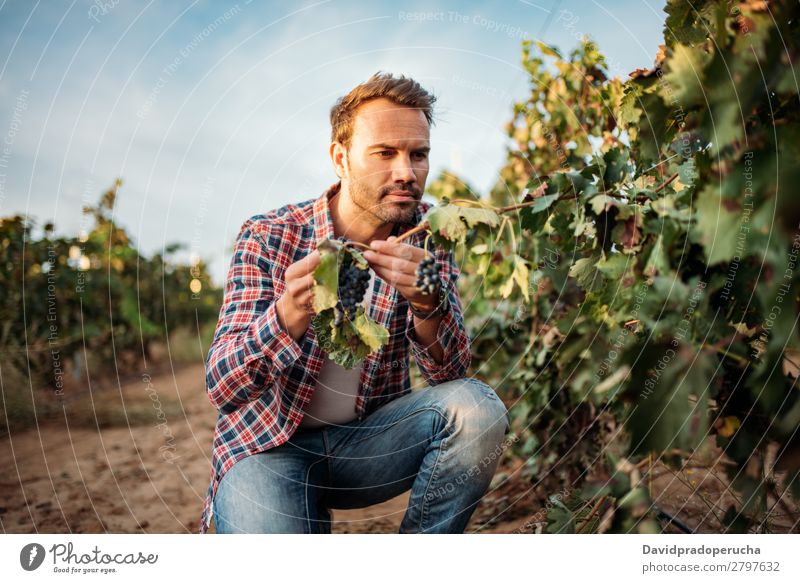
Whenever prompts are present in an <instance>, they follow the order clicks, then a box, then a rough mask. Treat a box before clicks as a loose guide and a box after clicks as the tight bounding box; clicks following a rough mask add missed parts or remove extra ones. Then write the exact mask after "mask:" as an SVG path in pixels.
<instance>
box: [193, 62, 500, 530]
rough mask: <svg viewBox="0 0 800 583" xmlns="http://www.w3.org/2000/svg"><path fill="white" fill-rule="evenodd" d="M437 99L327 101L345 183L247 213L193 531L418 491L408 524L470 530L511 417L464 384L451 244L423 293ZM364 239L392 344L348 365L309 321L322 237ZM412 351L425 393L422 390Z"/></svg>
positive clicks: (322, 519) (390, 82) (372, 299)
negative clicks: (420, 280)
mask: <svg viewBox="0 0 800 583" xmlns="http://www.w3.org/2000/svg"><path fill="white" fill-rule="evenodd" d="M434 101H435V97H434V96H433V95H431V94H429V93H428V92H427V91H425V90H424V89H423V88H422V87H421V86H420V85H419V84H418V83H417V82H416V81H414V80H413V79H409V78H406V77H402V76H401V77H399V78H396V77H394V76H392V75H390V74H384V73H377V74H375V75H373V76H372V78H370V79H369V80H368V81H367V82H365V83H363V84H361V85H359V86H357V87H356V88H354V89H353V90H352V91H351V92H350V93H349V94H347V95H346V96H345V97H343V98H341V99H340V100H338V102H337V103H336V105H335V106H334V107H333V108H332V110H331V126H332V140H331V145H330V156H331V160H332V162H333V166H334V169H335V171H336V173H337V175H338V176H339V179H340V180H339V181H338V182H337V183H336V184H334V185H332V186H331V187H330V188H328V189H327V190H326V191H325V192H324V193H322V195H321V196H319V197H318V198H312V199H309V200H305V201H302V202H298V203H296V204H288V205H286V206H284V207H282V208H279V209H277V210H273V211H270V212H268V213H266V214H263V215H257V216H254V217H252V218H250V219H249V220H247V221H246V222H245V224H244V225H243V226H242V228H241V231H240V232H239V235H238V237H237V239H236V243H235V247H234V253H233V259H232V261H231V267H230V271H229V274H228V278H227V282H226V286H225V297H224V303H223V306H222V308H221V310H220V319H219V323H218V325H217V329H216V333H215V336H214V340H213V343H212V344H211V347H210V350H209V354H208V360H207V363H206V364H207V391H208V396H209V399H210V400H211V402H212V404H213V405H214V407H216V409H217V410H218V411H219V418H218V421H217V425H216V430H215V433H214V441H213V446H212V464H213V468H212V476H211V484H210V485H209V488H208V495H207V498H206V503H205V508H204V510H203V516H202V519H201V525H200V531H201V532H205V531H206V530H207V529H208V527H209V526H210V521H211V519H212V517H213V519H214V523H215V526H216V531H217V532H218V533H327V532H330V530H331V521H332V516H331V512H330V510H331V509H337V508H361V507H365V506H370V505H373V504H377V503H379V502H383V501H385V500H388V499H390V498H393V497H395V496H397V495H399V494H401V493H403V492H406V491H408V490H409V489H410V490H411V493H410V500H409V505H408V508H407V510H406V513H405V515H404V517H403V520H402V524H401V525H400V532H403V533H458V532H463V531H464V529H465V528H466V526H467V523H468V522H469V519H470V517H471V515H472V513H473V511H474V510H475V507H476V505H477V503H478V502H479V501H480V499H481V497H482V496H483V495H484V493H485V492H486V490H487V488H488V486H489V484H490V482H491V479H492V476H493V474H494V471H495V469H496V467H497V463H498V462H499V460H500V457H501V454H502V446H503V440H504V436H505V433H506V431H507V429H508V422H507V412H506V408H505V406H504V405H503V403H502V401H501V400H500V399H499V398H498V397H497V395H496V394H495V392H494V390H493V389H492V388H491V387H489V386H488V385H486V384H485V383H483V382H482V381H480V380H477V379H475V378H470V377H468V376H467V371H468V368H469V364H470V341H469V337H468V335H467V331H466V330H465V327H464V320H463V310H462V306H461V300H460V297H459V293H458V290H457V288H456V281H457V278H458V275H459V270H458V268H457V266H456V264H455V262H454V259H453V256H452V253H450V252H447V251H444V250H442V249H438V250H436V252H435V261H436V264H437V265H438V267H439V274H440V277H439V282H438V285H437V289H436V293H433V294H422V293H421V292H420V291H419V290H418V289H417V287H416V279H417V278H416V275H415V273H416V269H417V265H418V264H419V263H420V261H421V260H422V259H423V258H424V257H425V252H424V251H423V249H422V247H423V244H424V235H425V234H424V232H420V233H415V234H413V235H411V236H409V237H408V238H405V239H403V240H402V241H399V242H398V241H397V238H398V237H399V236H400V235H402V234H403V233H405V232H406V231H408V230H409V229H411V228H413V227H414V226H415V225H417V224H418V223H419V222H420V219H421V217H422V215H423V214H424V212H425V211H426V210H427V209H428V208H429V205H428V203H425V202H422V201H421V197H422V193H423V191H424V189H425V181H426V179H427V175H428V155H429V152H430V126H431V125H432V123H433V115H432V114H433V103H434ZM340 236H343V237H345V238H346V239H349V240H354V241H359V242H361V243H364V244H365V245H369V246H371V248H372V250H370V251H367V252H365V258H366V259H367V261H368V262H369V265H370V270H369V271H370V276H371V279H370V281H369V287H368V288H367V290H368V291H367V293H366V296H365V299H364V302H365V303H364V305H365V308H366V309H367V312H368V314H369V315H370V317H371V318H372V319H373V320H376V321H377V322H379V323H380V324H382V325H383V326H385V327H386V328H387V329H388V330H389V341H388V343H387V344H386V345H385V346H384V347H383V348H382V349H381V350H379V351H377V352H376V353H374V354H372V355H370V356H369V357H368V358H366V359H365V360H364V361H363V363H362V365H361V366H359V367H356V368H354V369H351V370H348V369H345V368H342V367H340V366H339V365H337V364H336V363H334V362H333V361H332V360H330V359H329V358H327V356H326V354H325V352H324V350H323V349H322V348H321V347H320V346H319V344H318V342H317V339H316V337H315V335H314V332H313V328H312V327H311V326H310V324H311V319H312V317H313V315H314V312H313V308H312V286H313V271H314V269H315V267H316V266H317V265H318V263H319V260H320V255H319V252H318V251H317V250H316V244H317V243H318V242H319V241H321V240H323V239H326V238H337V237H340ZM409 354H412V355H413V356H414V360H415V362H416V363H417V365H418V367H419V369H420V371H421V373H422V376H423V378H424V379H425V381H426V382H427V385H428V386H426V387H421V388H417V389H415V390H414V391H412V390H411V386H410V380H409Z"/></svg>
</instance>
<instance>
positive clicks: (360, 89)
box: [331, 71, 436, 148]
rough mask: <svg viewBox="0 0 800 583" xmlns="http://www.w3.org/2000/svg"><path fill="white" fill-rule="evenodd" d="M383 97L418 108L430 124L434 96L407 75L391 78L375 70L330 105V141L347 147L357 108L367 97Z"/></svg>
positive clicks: (351, 134) (350, 139) (431, 121)
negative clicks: (334, 103)
mask: <svg viewBox="0 0 800 583" xmlns="http://www.w3.org/2000/svg"><path fill="white" fill-rule="evenodd" d="M380 97H383V98H385V99H389V100H391V101H393V102H394V103H396V104H397V105H405V106H407V107H413V108H415V109H419V110H420V111H422V113H424V114H425V119H427V120H428V126H429V127H430V126H432V125H433V123H434V122H433V104H434V102H435V101H436V97H435V96H434V95H432V94H431V93H428V92H427V91H425V89H423V88H422V86H421V85H420V84H419V83H417V82H416V81H414V80H413V79H411V78H409V77H405V76H404V75H400V77H394V76H392V74H391V73H382V72H381V71H378V72H377V73H375V74H374V75H373V76H372V77H370V78H369V80H368V81H366V82H365V83H361V84H360V85H357V86H356V87H355V88H354V89H353V90H352V91H350V93H348V94H347V95H345V96H344V97H340V98H339V100H338V101H337V102H336V105H334V106H333V107H332V108H331V141H332V142H339V143H340V144H342V145H343V146H344V147H345V148H349V147H350V143H351V141H352V139H353V126H354V125H355V119H356V110H358V108H359V106H360V105H362V104H363V103H365V102H367V101H369V100H370V99H378V98H380Z"/></svg>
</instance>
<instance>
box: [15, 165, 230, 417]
mask: <svg viewBox="0 0 800 583" xmlns="http://www.w3.org/2000/svg"><path fill="white" fill-rule="evenodd" d="M121 185H122V181H121V180H118V181H117V182H116V183H115V184H114V186H113V187H112V188H110V189H108V190H107V191H106V192H104V193H103V194H102V195H101V197H100V200H99V201H98V203H97V205H95V206H87V207H86V208H84V209H83V214H84V216H85V218H86V221H85V224H86V225H87V228H86V231H85V232H84V233H80V234H78V235H76V236H74V237H59V236H56V235H55V225H54V224H52V223H46V224H44V225H42V226H41V227H38V226H37V225H36V224H35V222H34V221H33V220H32V219H30V218H29V217H26V216H22V215H17V216H13V217H8V218H4V219H2V220H0V245H2V247H3V261H4V264H5V265H4V269H3V271H2V273H0V288H1V289H3V297H2V299H0V320H2V330H1V331H0V346H2V357H0V370H2V374H3V379H4V381H5V383H4V389H3V396H4V401H3V411H2V412H0V413H2V414H0V419H2V421H0V427H15V426H16V427H24V426H27V425H31V424H33V423H34V422H35V418H36V414H37V413H38V414H40V415H41V414H45V415H46V414H48V413H52V412H58V411H60V410H61V409H60V401H61V400H63V399H64V398H65V397H66V396H68V394H69V393H71V392H73V391H68V390H66V388H70V389H78V388H81V387H85V386H86V384H87V381H88V376H89V374H90V373H91V374H93V375H96V376H98V377H100V378H103V377H114V376H117V377H118V376H120V375H121V376H123V377H124V376H126V375H130V374H140V373H141V371H142V370H147V367H148V359H149V358H150V357H151V352H152V347H153V346H154V345H155V344H159V343H160V344H161V345H164V344H167V345H168V343H169V338H170V336H171V335H172V334H174V333H175V332H176V331H179V330H181V329H187V330H188V331H189V333H193V334H194V335H195V337H197V335H198V334H200V335H201V336H203V337H205V338H208V336H209V335H210V333H213V326H214V325H215V324H216V318H217V314H218V310H219V303H220V302H221V300H222V292H221V290H220V289H218V288H216V287H215V286H214V285H213V283H212V282H211V279H210V277H209V275H208V271H207V266H206V264H205V263H204V262H203V261H202V260H198V261H196V262H194V263H192V264H191V265H189V264H184V263H181V262H180V261H177V260H175V259H174V258H173V256H174V255H175V254H176V253H177V252H178V251H179V250H180V249H181V248H182V245H180V244H172V245H168V246H166V247H165V248H164V249H163V252H162V253H156V254H154V255H152V256H151V257H146V256H144V255H142V254H140V252H139V251H138V249H137V248H136V245H135V244H134V242H133V241H132V240H131V238H130V237H129V235H128V233H127V232H126V231H125V229H124V228H122V227H120V226H119V225H117V224H116V223H115V221H114V219H113V211H114V205H115V203H116V199H117V195H118V192H119V190H120V187H121ZM37 234H40V236H39V237H37V236H36V235H37ZM209 327H211V329H210V330H209ZM195 342H196V341H195ZM207 343H208V342H207V341H206V345H207ZM200 358H202V355H200ZM29 387H34V388H39V387H41V388H43V390H42V391H41V392H40V394H39V395H38V397H36V396H33V395H32V394H31V391H30V389H29ZM37 406H38V408H37Z"/></svg>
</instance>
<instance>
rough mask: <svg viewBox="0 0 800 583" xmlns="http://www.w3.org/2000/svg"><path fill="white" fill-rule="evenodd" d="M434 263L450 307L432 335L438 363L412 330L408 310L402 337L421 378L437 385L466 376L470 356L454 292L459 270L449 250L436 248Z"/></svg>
mask: <svg viewBox="0 0 800 583" xmlns="http://www.w3.org/2000/svg"><path fill="white" fill-rule="evenodd" d="M436 263H437V264H438V265H439V274H440V276H441V281H442V286H443V287H444V289H445V290H447V293H448V299H449V301H450V308H449V309H448V310H447V312H446V313H445V315H444V316H443V317H442V319H441V320H440V322H439V329H438V330H437V332H436V338H437V340H438V341H439V345H440V346H441V347H442V351H443V353H444V355H443V358H442V364H438V363H437V362H436V361H435V360H434V359H433V356H431V353H430V351H429V350H428V347H427V346H426V345H424V344H423V343H421V342H420V341H419V339H418V338H417V336H416V333H415V331H414V315H413V314H412V313H411V310H409V311H408V323H407V328H406V330H407V331H406V338H407V339H408V342H409V345H410V346H411V354H412V355H413V357H414V361H415V362H416V363H417V366H418V367H419V370H420V372H421V373H422V377H423V378H424V379H425V381H426V382H427V383H428V384H429V385H438V384H440V383H444V382H447V381H451V380H456V379H460V378H463V377H464V376H466V374H467V371H468V370H469V365H470V361H471V359H472V352H471V345H470V339H469V334H467V330H466V328H465V326H464V314H463V309H462V307H461V298H460V296H459V293H458V287H457V285H456V284H457V282H458V276H459V275H460V271H459V269H458V266H457V265H456V263H455V259H454V257H453V253H452V252H449V251H444V250H442V249H437V251H436Z"/></svg>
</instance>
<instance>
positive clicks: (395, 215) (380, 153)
mask: <svg viewBox="0 0 800 583" xmlns="http://www.w3.org/2000/svg"><path fill="white" fill-rule="evenodd" d="M429 150H430V129H429V128H428V121H427V120H426V119H425V114H424V113H422V112H421V111H419V110H417V109H413V108H410V107H404V106H400V105H396V104H394V103H393V102H391V101H389V100H388V99H383V98H380V99H373V100H371V101H368V102H367V103H365V104H363V105H362V106H361V107H359V109H358V113H357V114H356V119H355V124H354V128H353V138H352V141H351V145H350V149H349V151H348V152H347V154H346V159H347V162H346V167H347V172H346V174H345V177H344V179H343V180H347V184H348V190H349V192H350V196H351V198H352V200H353V203H354V204H355V205H356V206H357V207H359V208H360V209H362V210H363V211H365V212H366V213H368V215H371V216H374V217H375V219H376V220H375V222H376V224H387V223H398V222H400V223H409V222H411V221H412V219H413V218H414V212H415V211H416V208H417V206H418V205H419V201H420V198H421V197H422V193H423V191H424V190H425V181H426V180H427V178H428V152H429Z"/></svg>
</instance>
